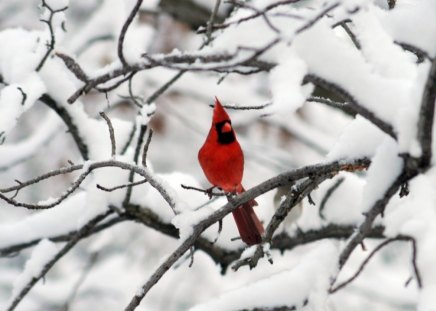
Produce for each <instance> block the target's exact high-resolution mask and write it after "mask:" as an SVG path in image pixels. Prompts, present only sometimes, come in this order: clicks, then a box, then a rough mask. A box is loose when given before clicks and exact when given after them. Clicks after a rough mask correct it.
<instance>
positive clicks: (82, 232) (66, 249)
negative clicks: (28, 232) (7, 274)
mask: <svg viewBox="0 0 436 311" xmlns="http://www.w3.org/2000/svg"><path fill="white" fill-rule="evenodd" d="M111 213H112V211H107V212H105V213H104V214H101V215H98V216H96V217H94V218H93V219H91V220H90V221H89V222H88V223H86V224H85V225H84V226H83V227H82V228H81V229H80V230H79V231H77V233H76V234H75V235H74V236H73V237H72V238H71V239H70V240H69V241H68V242H67V244H65V246H64V247H62V249H61V250H60V251H59V252H58V253H57V254H56V255H55V256H54V257H53V258H51V259H50V260H49V261H48V262H47V263H46V264H45V265H44V267H43V268H42V270H41V271H40V272H39V273H38V275H35V276H33V278H32V279H31V281H30V282H29V283H27V284H26V286H25V287H24V288H23V289H22V290H21V291H20V292H19V293H18V294H17V295H16V296H15V297H13V298H12V302H11V303H10V305H9V306H8V307H7V308H6V310H7V311H12V310H15V308H16V307H17V305H18V304H19V303H20V302H21V301H22V300H23V298H24V297H26V295H27V294H28V293H29V291H30V290H31V289H32V288H33V286H34V285H35V284H36V283H37V282H38V281H39V280H40V279H41V278H43V277H44V276H45V275H46V274H47V272H48V271H49V270H50V269H51V268H52V267H53V266H54V265H55V264H56V262H57V261H58V260H59V259H61V258H62V257H63V256H64V255H65V254H66V253H68V252H69V251H70V250H71V249H72V248H73V247H74V246H75V245H76V244H77V243H78V242H79V241H80V240H82V239H83V238H84V237H85V236H86V235H87V234H88V233H89V232H90V231H91V230H92V229H93V228H94V227H95V226H96V225H97V224H98V223H99V222H101V221H102V220H103V219H105V218H106V217H107V216H109V215H110V214H111Z"/></svg>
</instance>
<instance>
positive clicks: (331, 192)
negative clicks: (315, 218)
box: [318, 177, 345, 219]
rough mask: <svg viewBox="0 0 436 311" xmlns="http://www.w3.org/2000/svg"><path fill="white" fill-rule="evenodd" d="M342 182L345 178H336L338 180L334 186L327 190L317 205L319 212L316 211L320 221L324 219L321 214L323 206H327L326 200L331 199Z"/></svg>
mask: <svg viewBox="0 0 436 311" xmlns="http://www.w3.org/2000/svg"><path fill="white" fill-rule="evenodd" d="M344 181H345V178H344V177H340V178H338V179H337V180H336V181H335V183H334V184H333V185H332V186H331V187H330V188H329V189H327V191H326V193H325V195H324V196H323V198H322V199H321V203H320V204H319V211H318V213H319V216H320V217H321V218H322V219H325V217H324V213H323V211H324V208H325V205H326V204H327V202H328V200H329V199H330V198H331V196H332V194H333V193H334V192H335V191H336V190H338V188H339V187H340V186H341V185H342V183H343V182H344Z"/></svg>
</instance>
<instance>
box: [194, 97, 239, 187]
mask: <svg viewBox="0 0 436 311" xmlns="http://www.w3.org/2000/svg"><path fill="white" fill-rule="evenodd" d="M198 160H199V162H200V165H201V168H202V169H203V171H204V174H205V175H206V178H207V179H208V180H209V182H210V183H211V184H212V185H214V186H217V187H219V188H221V189H222V190H224V191H226V192H241V191H242V189H241V188H242V187H241V181H242V175H243V172H244V155H243V153H242V149H241V146H240V145H239V143H238V140H237V139H236V135H235V132H234V130H233V127H232V122H231V120H230V117H229V115H228V114H227V112H226V111H225V110H224V108H223V106H222V105H221V103H220V101H219V100H218V98H216V97H215V106H214V109H213V118H212V126H211V128H210V130H209V134H208V135H207V138H206V141H205V142H204V144H203V146H202V147H201V149H200V151H199V152H198Z"/></svg>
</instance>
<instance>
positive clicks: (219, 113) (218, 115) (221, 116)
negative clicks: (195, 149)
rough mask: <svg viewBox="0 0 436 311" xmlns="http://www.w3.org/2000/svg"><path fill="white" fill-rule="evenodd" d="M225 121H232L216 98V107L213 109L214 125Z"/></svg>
mask: <svg viewBox="0 0 436 311" xmlns="http://www.w3.org/2000/svg"><path fill="white" fill-rule="evenodd" d="M224 121H230V117H229V115H228V114H227V112H226V111H225V110H224V108H223V106H222V105H221V103H220V101H219V99H218V98H217V97H216V96H215V107H214V108H213V123H214V124H217V123H220V122H224Z"/></svg>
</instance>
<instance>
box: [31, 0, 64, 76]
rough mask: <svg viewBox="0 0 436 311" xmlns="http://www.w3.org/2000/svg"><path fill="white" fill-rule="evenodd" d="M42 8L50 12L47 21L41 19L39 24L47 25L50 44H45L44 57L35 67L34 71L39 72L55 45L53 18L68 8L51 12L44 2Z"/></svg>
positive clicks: (43, 1) (43, 0)
mask: <svg viewBox="0 0 436 311" xmlns="http://www.w3.org/2000/svg"><path fill="white" fill-rule="evenodd" d="M42 6H43V7H45V8H46V9H47V10H49V12H50V16H49V17H48V20H45V19H41V22H43V23H45V24H47V26H48V30H49V31H50V42H47V51H46V52H45V54H44V56H43V57H42V59H41V61H40V62H39V64H38V66H36V69H35V70H36V71H40V70H41V68H42V66H43V65H44V63H45V61H46V60H47V58H48V56H49V55H50V53H51V52H52V51H53V49H54V47H55V45H56V36H55V33H54V29H53V25H52V22H53V17H54V16H55V15H56V13H60V12H63V11H65V10H67V9H68V6H66V7H63V8H61V9H58V10H53V9H52V8H51V7H50V5H48V3H47V2H46V1H45V0H42Z"/></svg>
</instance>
